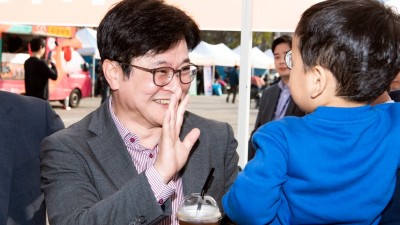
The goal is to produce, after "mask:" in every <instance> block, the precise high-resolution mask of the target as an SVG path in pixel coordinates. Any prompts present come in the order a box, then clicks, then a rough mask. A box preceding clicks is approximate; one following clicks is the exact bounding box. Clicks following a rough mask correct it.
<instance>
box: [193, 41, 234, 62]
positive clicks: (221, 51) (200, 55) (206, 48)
mask: <svg viewBox="0 0 400 225" xmlns="http://www.w3.org/2000/svg"><path fill="white" fill-rule="evenodd" d="M189 58H190V61H191V62H193V63H194V64H198V65H218V66H234V65H239V58H240V57H239V55H237V54H236V53H235V52H234V51H232V50H231V49H230V48H229V47H228V46H226V45H225V44H223V43H220V44H217V45H212V44H209V43H207V42H204V41H201V42H200V44H199V45H198V46H197V47H196V48H195V49H193V51H192V52H190V53H189Z"/></svg>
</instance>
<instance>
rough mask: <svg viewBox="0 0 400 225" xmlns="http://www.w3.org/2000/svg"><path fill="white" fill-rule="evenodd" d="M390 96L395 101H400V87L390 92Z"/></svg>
mask: <svg viewBox="0 0 400 225" xmlns="http://www.w3.org/2000/svg"><path fill="white" fill-rule="evenodd" d="M389 95H390V98H391V99H392V100H393V101H395V102H400V89H399V90H394V91H391V92H389Z"/></svg>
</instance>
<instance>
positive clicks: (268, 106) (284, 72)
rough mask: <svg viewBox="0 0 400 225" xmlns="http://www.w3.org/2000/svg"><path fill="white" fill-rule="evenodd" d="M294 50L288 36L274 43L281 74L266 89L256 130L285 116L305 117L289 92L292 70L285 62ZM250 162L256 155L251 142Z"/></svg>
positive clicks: (277, 67) (277, 65) (276, 62)
mask: <svg viewBox="0 0 400 225" xmlns="http://www.w3.org/2000/svg"><path fill="white" fill-rule="evenodd" d="M291 48H292V38H291V37H290V36H288V35H282V36H280V37H278V38H276V39H275V40H274V41H273V42H272V52H273V54H274V64H275V69H276V71H277V72H278V74H279V77H280V80H279V82H278V83H276V84H274V85H272V86H270V87H268V88H266V89H265V90H264V92H263V93H262V97H261V100H260V103H259V105H260V109H259V110H258V114H257V119H256V122H255V124H254V130H253V132H252V135H251V136H253V134H254V132H256V130H257V129H258V128H259V127H260V126H262V125H263V124H266V123H268V122H270V121H273V120H278V119H281V118H283V117H284V116H303V115H304V112H302V111H301V110H300V109H299V107H297V105H296V103H295V102H294V101H293V99H292V97H291V95H290V90H289V77H290V70H289V68H288V67H287V65H286V62H285V55H286V53H287V52H288V51H290V49H291ZM248 151H249V152H248V160H250V159H252V158H253V157H254V154H255V148H254V146H253V143H252V141H251V138H250V141H249V150H248Z"/></svg>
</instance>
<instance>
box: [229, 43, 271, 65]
mask: <svg viewBox="0 0 400 225" xmlns="http://www.w3.org/2000/svg"><path fill="white" fill-rule="evenodd" d="M233 51H234V52H236V53H237V54H239V55H240V45H239V46H237V47H236V48H235V49H233ZM250 57H251V59H250V65H251V66H252V67H253V68H259V69H273V68H275V66H274V58H273V57H270V56H268V55H267V54H265V53H263V52H262V51H261V50H260V49H259V48H258V47H253V48H252V49H251V52H250Z"/></svg>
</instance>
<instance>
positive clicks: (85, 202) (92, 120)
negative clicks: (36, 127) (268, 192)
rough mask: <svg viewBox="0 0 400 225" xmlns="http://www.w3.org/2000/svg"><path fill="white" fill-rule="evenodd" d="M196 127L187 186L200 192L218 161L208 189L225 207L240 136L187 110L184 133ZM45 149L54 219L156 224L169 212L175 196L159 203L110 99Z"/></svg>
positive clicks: (188, 190) (185, 173)
mask: <svg viewBox="0 0 400 225" xmlns="http://www.w3.org/2000/svg"><path fill="white" fill-rule="evenodd" d="M195 127H197V128H199V129H200V131H201V135H200V138H199V141H198V142H197V143H196V144H195V146H194V147H193V149H192V152H191V154H190V156H189V159H188V162H187V164H186V166H185V167H184V168H183V169H182V171H181V173H182V180H183V181H182V182H183V192H184V194H185V195H188V194H190V193H196V192H197V193H198V192H200V191H201V189H202V186H203V184H204V182H205V180H206V178H207V175H208V173H209V171H210V169H211V168H212V167H214V168H215V172H214V177H213V181H212V183H211V186H210V189H209V191H208V194H210V195H211V196H212V197H214V198H215V200H216V201H217V202H218V204H219V206H220V209H221V210H222V206H221V198H222V196H223V195H224V194H225V192H227V190H228V188H229V187H230V185H231V184H232V183H233V181H234V179H235V178H236V176H237V173H238V154H237V153H236V147H237V141H236V139H235V138H234V134H233V130H232V127H231V126H230V125H229V124H227V123H222V122H217V121H213V120H208V119H205V118H202V117H199V116H196V115H194V114H191V113H189V112H186V114H185V119H184V123H183V127H182V130H181V136H184V135H186V134H187V133H188V132H189V131H190V130H191V129H192V128H195ZM41 149H42V152H41V158H42V187H43V189H44V192H45V200H46V204H47V208H48V216H49V221H50V223H51V224H52V225H58V224H82V225H90V224H96V225H101V224H107V225H108V224H115V225H117V224H157V223H159V222H160V221H162V220H163V219H165V218H166V217H167V216H168V215H170V214H171V201H170V200H168V201H167V202H166V203H164V205H162V206H161V207H160V205H159V204H158V202H157V200H156V199H155V197H154V194H153V191H152V190H151V187H150V184H149V182H148V180H147V178H146V175H145V173H141V174H138V173H137V171H136V169H135V166H134V164H133V162H132V160H131V157H130V155H129V153H128V151H127V150H126V147H125V144H124V142H123V140H122V138H121V136H120V135H119V133H118V131H117V128H116V126H115V124H114V122H113V121H112V118H111V115H110V111H109V108H108V103H107V102H106V103H105V104H103V105H102V106H100V108H99V109H97V110H96V111H94V112H93V113H91V114H89V115H88V116H86V117H85V118H84V119H82V120H81V121H80V122H78V123H76V124H74V125H72V126H70V127H69V128H67V129H65V130H63V131H60V132H57V133H56V134H54V135H52V136H50V137H48V138H46V139H45V140H44V141H43V143H42V147H41Z"/></svg>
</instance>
